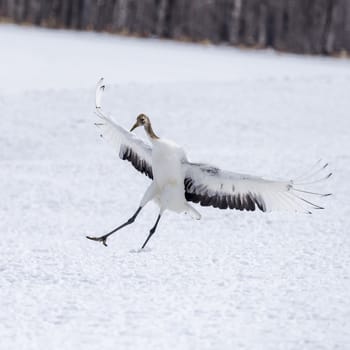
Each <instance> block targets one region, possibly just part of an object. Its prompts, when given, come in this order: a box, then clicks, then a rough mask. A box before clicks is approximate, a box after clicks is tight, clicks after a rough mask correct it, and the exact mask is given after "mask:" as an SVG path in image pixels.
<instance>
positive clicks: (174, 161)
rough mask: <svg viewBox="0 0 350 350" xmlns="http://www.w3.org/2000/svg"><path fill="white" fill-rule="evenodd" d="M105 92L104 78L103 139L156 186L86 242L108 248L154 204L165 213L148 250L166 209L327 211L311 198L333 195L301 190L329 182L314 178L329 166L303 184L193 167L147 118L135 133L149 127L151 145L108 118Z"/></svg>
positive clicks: (192, 211) (98, 106) (100, 88)
mask: <svg viewBox="0 0 350 350" xmlns="http://www.w3.org/2000/svg"><path fill="white" fill-rule="evenodd" d="M104 88H105V86H104V84H103V79H101V80H100V81H99V82H98V84H97V88H96V114H97V115H98V117H99V118H100V120H99V122H97V123H96V126H98V127H99V129H100V131H101V136H103V137H104V138H105V139H107V140H108V141H109V142H110V143H111V144H112V145H113V147H114V148H115V149H116V150H117V152H118V153H119V157H120V158H121V159H124V160H128V161H129V162H131V163H132V165H133V166H134V167H135V168H136V169H137V170H138V171H140V172H141V173H144V174H145V175H147V176H148V177H149V178H150V179H152V182H151V184H150V186H149V187H148V189H147V190H146V192H145V194H144V196H143V198H142V200H141V202H140V205H139V208H138V210H137V211H136V213H135V214H134V215H133V216H132V217H131V218H130V219H129V220H128V221H127V222H126V223H124V224H123V225H121V226H119V227H117V228H116V229H114V230H113V231H111V232H109V233H108V234H106V235H103V236H101V237H87V238H89V239H92V240H95V241H101V242H102V243H103V244H104V245H107V244H106V240H107V238H108V237H109V236H110V235H111V234H113V233H114V232H116V231H118V230H119V229H121V228H123V227H124V226H126V225H129V224H131V223H132V222H133V221H134V220H135V218H136V217H137V215H138V214H139V212H140V211H141V209H142V208H143V207H144V206H145V205H146V204H147V203H148V202H149V201H151V200H154V201H155V202H156V203H157V204H158V205H159V208H160V211H159V216H158V218H157V221H156V223H155V225H154V227H153V228H152V229H151V231H150V234H149V235H148V237H147V239H146V241H145V243H144V244H143V246H142V248H144V247H145V246H146V244H147V242H148V240H149V239H150V237H151V236H152V234H153V233H154V232H155V230H156V227H157V225H158V222H159V219H160V217H161V215H162V214H163V212H164V211H165V210H172V211H175V212H178V213H180V212H188V213H190V214H191V216H192V217H194V218H196V219H200V217H201V216H200V214H199V213H198V211H197V210H196V209H195V208H193V207H192V205H190V204H189V202H193V203H199V204H200V205H202V206H213V207H215V208H220V209H238V210H248V211H254V210H255V209H260V210H261V211H264V212H267V211H272V210H288V211H295V212H304V213H311V210H312V209H323V208H322V207H320V206H318V205H317V204H314V203H313V202H311V201H310V199H311V198H310V197H309V198H308V197H307V196H311V197H312V196H328V195H329V194H328V193H327V194H319V193H314V192H310V191H306V190H304V189H303V188H298V185H305V184H308V183H307V182H308V181H309V183H313V182H318V181H321V180H323V179H326V178H329V177H330V176H331V175H332V174H331V173H327V174H326V176H323V177H322V178H321V179H318V180H313V181H311V179H313V178H314V176H315V175H317V174H320V173H321V172H323V171H324V170H325V169H326V168H327V167H328V164H325V165H323V166H320V161H319V162H318V163H316V164H315V166H314V167H313V168H312V169H311V170H310V171H311V173H310V171H309V173H307V174H306V175H305V176H301V177H299V178H298V181H293V180H288V181H272V180H266V179H263V178H261V177H256V176H251V175H244V174H238V173H233V172H230V171H224V170H221V169H219V168H217V167H214V166H211V165H208V164H202V163H191V162H190V161H189V160H188V159H187V157H186V154H185V152H184V150H183V149H182V148H181V147H180V146H178V145H177V144H176V143H174V142H172V141H169V140H165V139H162V138H159V137H158V136H157V135H156V134H155V133H154V131H153V129H152V126H151V122H150V120H149V118H148V117H147V116H145V115H144V114H140V115H139V116H138V118H137V121H136V123H135V125H134V126H133V127H132V129H131V131H132V130H133V129H135V128H136V127H138V126H144V128H145V131H146V134H147V136H148V138H149V141H150V143H151V146H150V145H149V144H147V143H146V142H144V141H143V140H142V139H140V138H138V137H137V136H136V135H135V134H134V133H132V132H131V131H130V132H129V131H127V130H126V129H124V128H123V127H121V126H120V125H118V124H116V123H115V122H114V121H113V120H112V119H111V118H109V117H107V116H106V115H105V114H104V113H103V112H102V109H101V97H102V93H103V91H104ZM301 194H302V196H301ZM305 196H306V197H305Z"/></svg>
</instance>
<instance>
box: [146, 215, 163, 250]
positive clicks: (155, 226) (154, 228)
mask: <svg viewBox="0 0 350 350" xmlns="http://www.w3.org/2000/svg"><path fill="white" fill-rule="evenodd" d="M160 217H161V214H159V215H158V217H157V221H156V223H155V224H154V226H153V227H152V228H151V230H150V231H149V235H148V237H147V239H146V240H145V243H143V245H142V247H141V249H143V248H145V247H146V244H147V242H148V241H149V240H150V238H151V237H152V236H153V234H154V232H156V229H157V226H158V223H159V220H160Z"/></svg>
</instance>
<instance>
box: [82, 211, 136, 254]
mask: <svg viewBox="0 0 350 350" xmlns="http://www.w3.org/2000/svg"><path fill="white" fill-rule="evenodd" d="M141 209H142V207H139V208H138V209H137V210H136V212H135V214H134V215H133V216H132V217H131V218H130V219H129V220H128V221H127V222H125V223H124V224H122V225H120V226H118V227H117V228H115V229H114V230H112V231H111V232H108V233H106V234H105V235H103V236H101V237H90V236H86V238H87V239H91V240H92V241H97V242H102V244H103V245H104V246H105V247H107V243H106V241H107V238H108V237H109V236H110V235H112V234H113V233H115V232H117V231H119V230H120V229H122V228H123V227H125V226H127V225H130V224H132V223H133V222H134V221H135V219H136V217H137V215H139V213H140V211H141Z"/></svg>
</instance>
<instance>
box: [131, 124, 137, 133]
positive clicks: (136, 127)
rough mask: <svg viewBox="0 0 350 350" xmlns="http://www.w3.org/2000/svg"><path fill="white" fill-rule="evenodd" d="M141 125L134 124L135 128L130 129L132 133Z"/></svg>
mask: <svg viewBox="0 0 350 350" xmlns="http://www.w3.org/2000/svg"><path fill="white" fill-rule="evenodd" d="M138 126H139V125H138V124H137V123H135V124H134V126H133V127H132V128H131V129H130V132H132V131H133V130H134V129H136V128H137V127H138Z"/></svg>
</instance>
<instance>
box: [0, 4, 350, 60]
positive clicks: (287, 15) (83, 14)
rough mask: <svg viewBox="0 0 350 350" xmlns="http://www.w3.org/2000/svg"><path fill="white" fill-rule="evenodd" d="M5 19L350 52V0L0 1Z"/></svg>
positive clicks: (288, 48)
mask: <svg viewBox="0 0 350 350" xmlns="http://www.w3.org/2000/svg"><path fill="white" fill-rule="evenodd" d="M0 18H1V19H3V20H7V21H8V20H10V21H13V22H16V23H30V24H34V25H40V26H45V27H50V28H71V29H79V30H95V31H108V32H115V33H123V34H129V35H138V36H144V37H149V36H153V37H154V36H155V37H162V38H172V39H177V40H191V41H209V42H213V43H228V44H231V45H242V46H248V47H258V48H264V47H272V48H275V49H277V50H282V51H290V52H296V53H311V54H338V53H342V52H350V0H0Z"/></svg>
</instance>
